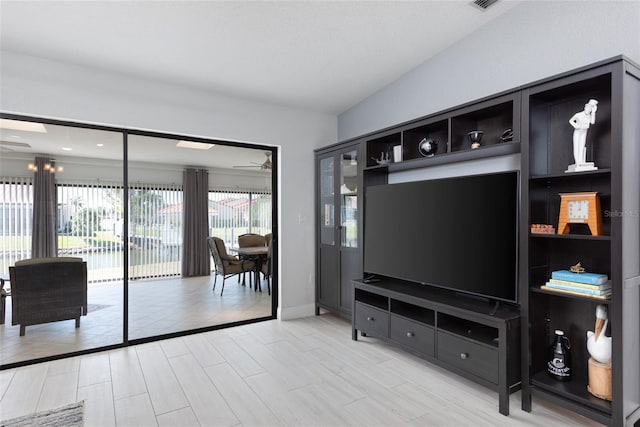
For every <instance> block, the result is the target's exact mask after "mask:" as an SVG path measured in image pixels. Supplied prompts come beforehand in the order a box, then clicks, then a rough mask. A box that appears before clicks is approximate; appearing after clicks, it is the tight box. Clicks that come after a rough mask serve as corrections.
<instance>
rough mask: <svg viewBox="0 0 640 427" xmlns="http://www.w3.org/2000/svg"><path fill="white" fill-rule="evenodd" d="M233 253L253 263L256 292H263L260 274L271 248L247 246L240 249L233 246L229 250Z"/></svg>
mask: <svg viewBox="0 0 640 427" xmlns="http://www.w3.org/2000/svg"><path fill="white" fill-rule="evenodd" d="M229 249H230V250H231V251H232V252H235V253H237V254H238V256H239V257H240V258H241V259H245V260H249V261H253V262H254V263H255V267H254V279H255V280H254V283H255V287H254V290H255V291H256V292H257V291H260V292H262V285H261V284H260V272H261V271H262V263H263V262H264V261H266V259H267V256H268V255H269V248H268V247H267V246H246V247H242V248H241V247H238V246H233V247H231V248H229Z"/></svg>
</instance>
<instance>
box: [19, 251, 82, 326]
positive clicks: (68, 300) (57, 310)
mask: <svg viewBox="0 0 640 427" xmlns="http://www.w3.org/2000/svg"><path fill="white" fill-rule="evenodd" d="M9 278H10V281H11V303H12V306H11V311H12V317H11V323H12V324H13V325H20V336H24V334H25V332H26V327H27V326H30V325H37V324H41V323H48V322H57V321H60V320H71V319H75V321H76V328H79V327H80V316H84V315H86V314H87V263H86V262H84V261H83V260H82V258H75V257H55V258H32V259H26V260H22V261H18V262H16V264H15V266H14V267H9Z"/></svg>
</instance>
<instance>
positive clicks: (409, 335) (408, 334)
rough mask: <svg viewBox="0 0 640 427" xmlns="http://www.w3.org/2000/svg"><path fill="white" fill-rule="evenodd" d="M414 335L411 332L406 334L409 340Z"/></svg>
mask: <svg viewBox="0 0 640 427" xmlns="http://www.w3.org/2000/svg"><path fill="white" fill-rule="evenodd" d="M415 335H416V334H414V333H413V332H407V337H409V338H411V337H414V336H415Z"/></svg>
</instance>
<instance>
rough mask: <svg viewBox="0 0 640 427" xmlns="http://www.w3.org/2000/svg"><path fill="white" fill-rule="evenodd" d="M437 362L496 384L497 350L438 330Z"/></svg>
mask: <svg viewBox="0 0 640 427" xmlns="http://www.w3.org/2000/svg"><path fill="white" fill-rule="evenodd" d="M438 360H441V361H442V362H445V363H448V364H450V365H452V366H455V367H457V368H459V369H462V370H464V371H467V372H469V373H470V374H473V375H475V376H477V377H480V378H483V379H485V380H487V381H489V382H491V383H493V384H498V349H497V348H489V347H488V346H486V345H482V344H476V343H473V342H471V341H469V340H468V339H464V338H460V337H457V336H455V335H452V334H450V333H448V332H446V331H442V330H438Z"/></svg>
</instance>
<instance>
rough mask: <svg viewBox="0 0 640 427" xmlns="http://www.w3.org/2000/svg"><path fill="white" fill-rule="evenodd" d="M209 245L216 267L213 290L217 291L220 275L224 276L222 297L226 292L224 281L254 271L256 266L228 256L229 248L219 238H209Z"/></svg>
mask: <svg viewBox="0 0 640 427" xmlns="http://www.w3.org/2000/svg"><path fill="white" fill-rule="evenodd" d="M207 244H208V245H209V251H210V252H211V256H212V257H213V263H214V265H215V275H214V279H213V290H214V291H215V290H216V282H217V280H218V274H219V275H221V276H222V290H221V291H220V295H222V293H223V292H224V281H225V280H226V279H227V277H231V276H234V275H236V274H242V273H244V272H245V271H246V270H252V269H253V268H254V264H253V262H251V261H240V260H239V259H238V258H237V257H235V256H231V255H229V254H227V247H226V246H225V244H224V241H223V240H222V239H220V238H218V237H209V238H207Z"/></svg>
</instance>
